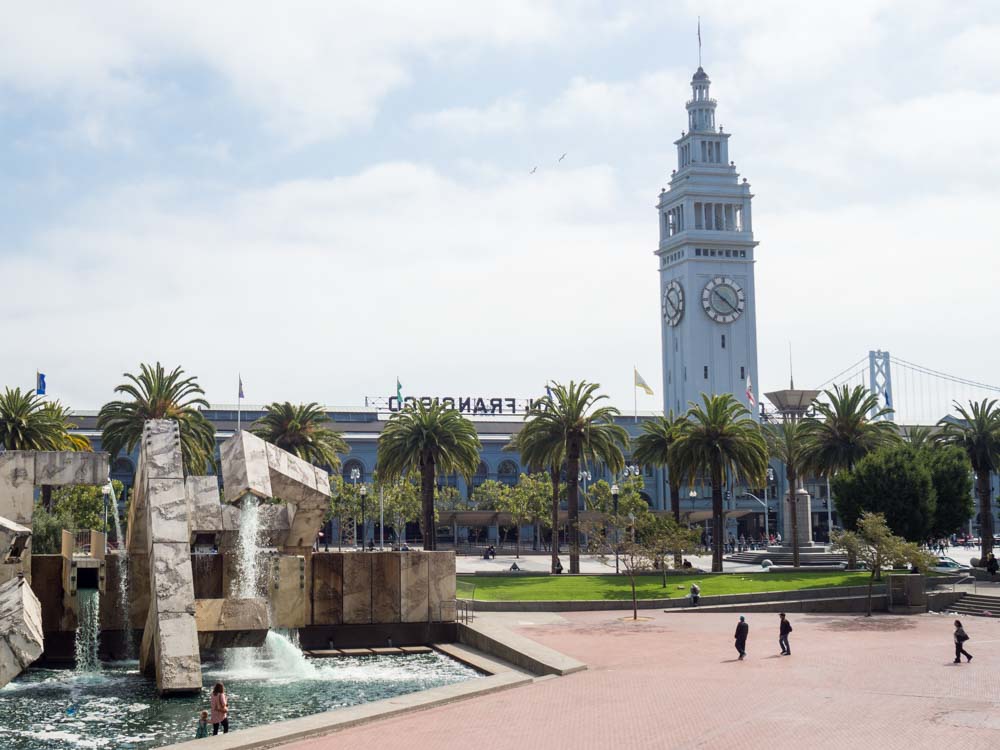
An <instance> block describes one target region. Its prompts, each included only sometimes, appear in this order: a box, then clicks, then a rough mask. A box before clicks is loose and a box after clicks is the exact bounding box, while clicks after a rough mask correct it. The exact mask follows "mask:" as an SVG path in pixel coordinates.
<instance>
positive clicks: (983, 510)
mask: <svg viewBox="0 0 1000 750" xmlns="http://www.w3.org/2000/svg"><path fill="white" fill-rule="evenodd" d="M976 484H977V485H978V486H977V488H976V489H977V490H978V493H979V543H980V550H981V555H980V562H979V564H980V565H986V560H987V558H989V556H990V553H991V552H992V551H993V503H992V502H990V500H991V498H990V473H989V471H978V472H976Z"/></svg>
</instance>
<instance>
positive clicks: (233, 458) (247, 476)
mask: <svg viewBox="0 0 1000 750" xmlns="http://www.w3.org/2000/svg"><path fill="white" fill-rule="evenodd" d="M266 446H267V443H265V442H264V441H263V440H261V439H260V438H259V437H257V436H256V435H252V434H251V433H249V432H247V431H246V430H241V431H240V432H237V433H236V434H235V435H233V436H232V437H231V438H229V439H228V440H226V441H225V442H224V443H223V444H222V445H221V446H220V447H219V454H220V456H221V458H222V486H223V488H224V492H225V501H226V502H227V503H233V502H236V501H237V500H239V499H240V498H241V497H243V496H244V495H245V494H247V493H248V492H249V493H251V494H253V495H256V496H257V497H262V498H266V497H273V493H272V491H271V474H270V471H269V470H268V467H267V447H266Z"/></svg>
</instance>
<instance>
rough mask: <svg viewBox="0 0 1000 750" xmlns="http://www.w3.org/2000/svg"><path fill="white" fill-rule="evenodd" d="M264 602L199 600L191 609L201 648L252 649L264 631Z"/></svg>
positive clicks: (265, 606)
mask: <svg viewBox="0 0 1000 750" xmlns="http://www.w3.org/2000/svg"><path fill="white" fill-rule="evenodd" d="M268 609H269V608H268V601H267V599H200V600H199V601H198V602H196V606H195V615H194V619H195V625H196V627H197V629H198V644H199V646H200V647H201V648H202V649H209V650H218V649H220V648H255V647H257V646H262V645H264V639H265V638H267V630H268Z"/></svg>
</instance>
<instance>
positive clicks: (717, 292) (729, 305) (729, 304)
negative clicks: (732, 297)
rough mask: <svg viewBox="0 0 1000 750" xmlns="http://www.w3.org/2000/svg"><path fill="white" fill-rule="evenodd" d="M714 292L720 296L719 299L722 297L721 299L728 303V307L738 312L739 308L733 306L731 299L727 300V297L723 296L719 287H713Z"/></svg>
mask: <svg viewBox="0 0 1000 750" xmlns="http://www.w3.org/2000/svg"><path fill="white" fill-rule="evenodd" d="M712 294H714V295H715V296H716V297H718V298H719V299H721V300H722V301H723V302H725V303H726V305H728V307H729V309H730V310H732V311H733V312H738V311H737V309H736V308H735V307H734V306H733V303H732V302H730V301H729V300H727V299H726V298H725V297H723V296H722V295H721V294H719V291H718V290H717V289H713V290H712Z"/></svg>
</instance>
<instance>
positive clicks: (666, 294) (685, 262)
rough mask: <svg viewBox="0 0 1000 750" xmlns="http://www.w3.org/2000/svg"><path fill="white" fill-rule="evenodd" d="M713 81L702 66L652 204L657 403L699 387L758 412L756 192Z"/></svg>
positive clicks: (690, 397) (673, 406) (680, 399)
mask: <svg viewBox="0 0 1000 750" xmlns="http://www.w3.org/2000/svg"><path fill="white" fill-rule="evenodd" d="M710 84H711V81H710V80H709V78H708V74H707V73H706V72H705V71H704V70H703V69H702V68H701V67H700V66H699V67H698V70H697V71H696V72H695V74H694V77H693V78H692V79H691V90H692V98H691V100H690V101H689V102H688V103H687V115H688V121H687V129H686V130H685V131H683V132H682V133H681V137H680V139H678V140H677V141H675V142H674V145H676V146H677V169H675V170H674V171H673V172H672V173H671V178H670V187H669V189H665V190H663V191H661V192H660V196H659V203H658V204H657V207H656V208H657V210H658V212H659V218H660V244H659V248H658V249H657V251H656V255H657V257H658V259H659V263H660V312H661V316H662V317H661V321H660V323H661V330H662V343H663V394H664V395H663V407H664V411H665V412H668V413H669V412H670V411H673V412H674V413H675V414H683V413H684V412H685V411H687V409H688V402H691V401H694V402H696V403H701V394H702V393H707V394H720V393H731V394H733V395H734V396H735V397H736V399H737V400H738V401H740V402H741V403H743V404H744V405H745V406H747V407H748V408H750V409H751V411H752V412H754V414H756V413H757V409H756V408H755V407H754V406H753V405H752V404H751V403H750V399H749V398H748V396H747V391H748V390H752V393H753V398H754V400H756V398H757V318H756V310H755V302H756V292H755V289H754V278H753V266H754V253H755V249H756V246H757V243H756V242H754V239H753V223H752V220H751V214H750V202H751V199H752V198H753V196H752V195H751V194H750V185H749V184H747V181H746V179H745V178H744V179H742V180H741V179H740V176H739V174H738V173H737V172H736V166H735V164H734V162H732V161H730V160H729V133H725V132H723V129H722V127H721V126H719V125H716V122H715V106H716V102H715V99H712V98H711V97H710V96H709V86H710ZM748 379H749V380H748ZM748 382H749V383H750V384H751V386H750V388H748Z"/></svg>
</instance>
